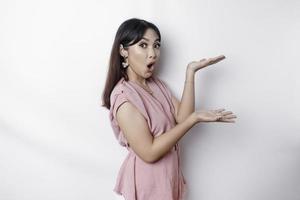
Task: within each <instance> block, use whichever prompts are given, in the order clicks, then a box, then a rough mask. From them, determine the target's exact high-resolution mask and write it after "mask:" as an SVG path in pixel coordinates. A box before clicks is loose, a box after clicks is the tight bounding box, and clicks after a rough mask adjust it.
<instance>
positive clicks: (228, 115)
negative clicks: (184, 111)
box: [192, 108, 237, 123]
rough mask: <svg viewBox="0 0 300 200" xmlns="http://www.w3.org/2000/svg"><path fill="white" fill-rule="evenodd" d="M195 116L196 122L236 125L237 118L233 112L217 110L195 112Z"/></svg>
mask: <svg viewBox="0 0 300 200" xmlns="http://www.w3.org/2000/svg"><path fill="white" fill-rule="evenodd" d="M192 115H194V117H195V119H196V122H229V123H234V122H235V121H234V120H233V119H234V118H237V117H236V115H233V113H232V112H231V111H226V112H225V109H223V108H222V109H217V110H208V111H206V110H201V111H195V112H194V113H192Z"/></svg>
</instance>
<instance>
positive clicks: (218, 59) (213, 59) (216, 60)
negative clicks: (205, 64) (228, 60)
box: [210, 55, 225, 64]
mask: <svg viewBox="0 0 300 200" xmlns="http://www.w3.org/2000/svg"><path fill="white" fill-rule="evenodd" d="M223 59H225V56H224V55H221V56H217V57H214V58H212V59H211V60H210V62H211V64H214V63H217V62H220V61H221V60H223Z"/></svg>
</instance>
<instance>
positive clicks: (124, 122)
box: [116, 102, 197, 163]
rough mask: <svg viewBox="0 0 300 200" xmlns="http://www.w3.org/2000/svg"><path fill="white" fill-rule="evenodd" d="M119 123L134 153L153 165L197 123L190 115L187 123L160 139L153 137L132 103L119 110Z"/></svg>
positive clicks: (174, 128)
mask: <svg viewBox="0 0 300 200" xmlns="http://www.w3.org/2000/svg"><path fill="white" fill-rule="evenodd" d="M116 116H117V121H118V124H119V126H120V128H121V130H122V132H123V134H124V137H125V138H126V140H127V141H128V143H129V144H130V147H131V148H132V149H133V150H134V152H135V153H136V154H137V155H138V156H139V157H140V158H141V159H143V160H144V161H145V162H148V163H153V162H156V161H157V160H159V159H160V158H161V157H162V156H164V155H165V154H166V153H168V151H170V149H171V148H172V147H173V146H174V145H175V144H176V143H177V142H178V141H179V140H180V138H181V137H182V136H184V135H185V134H186V133H187V132H188V130H189V129H190V128H192V127H193V126H194V125H195V124H196V123H197V121H196V119H195V117H193V115H190V116H189V117H188V118H187V119H186V120H185V121H183V122H182V123H179V124H177V125H176V126H175V127H173V128H172V129H170V130H168V131H167V132H165V133H163V134H162V135H160V136H158V137H153V136H152V134H151V132H150V130H149V127H148V124H147V121H146V119H145V118H144V117H143V115H142V114H141V113H140V112H139V111H138V110H137V109H136V107H135V106H133V105H132V104H131V103H130V102H125V103H123V104H122V105H121V106H120V107H119V109H118V110H117V114H116Z"/></svg>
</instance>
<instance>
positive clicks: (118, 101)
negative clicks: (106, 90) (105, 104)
mask: <svg viewBox="0 0 300 200" xmlns="http://www.w3.org/2000/svg"><path fill="white" fill-rule="evenodd" d="M110 100H111V104H110V105H111V107H110V121H111V125H112V128H113V131H114V134H115V136H116V138H117V140H118V142H119V143H120V144H121V145H122V146H127V145H128V142H127V140H126V138H125V137H124V134H123V132H122V130H121V129H120V127H119V125H118V122H117V116H116V114H117V110H118V109H119V107H120V106H121V105H122V104H123V103H125V102H127V101H129V100H128V98H127V96H126V94H125V93H124V91H123V90H119V91H118V92H116V93H112V95H111V99H110Z"/></svg>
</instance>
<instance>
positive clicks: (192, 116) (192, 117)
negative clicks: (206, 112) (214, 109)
mask: <svg viewBox="0 0 300 200" xmlns="http://www.w3.org/2000/svg"><path fill="white" fill-rule="evenodd" d="M186 120H187V121H188V122H189V123H191V124H192V126H193V125H195V124H197V123H198V122H199V120H198V119H197V116H196V114H195V112H193V113H192V114H190V115H189V116H188V118H187V119H186Z"/></svg>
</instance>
